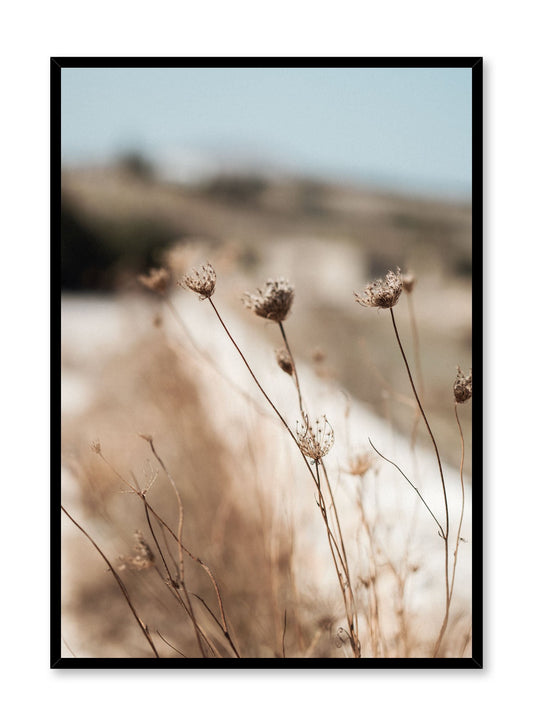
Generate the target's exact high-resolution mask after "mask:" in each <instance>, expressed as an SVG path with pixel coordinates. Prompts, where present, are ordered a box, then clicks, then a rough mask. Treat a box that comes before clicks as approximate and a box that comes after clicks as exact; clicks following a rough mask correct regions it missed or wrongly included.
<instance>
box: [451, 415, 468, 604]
mask: <svg viewBox="0 0 533 726" xmlns="http://www.w3.org/2000/svg"><path fill="white" fill-rule="evenodd" d="M455 420H456V421H457V426H458V428H459V435H460V437H461V466H460V469H459V475H460V477H461V516H460V517H459V527H458V528H457V540H456V542H455V552H454V553H453V568H452V582H451V585H450V600H451V597H452V593H453V586H454V583H455V571H456V568H457V552H458V550H459V542H460V541H461V528H462V526H463V516H464V512H465V483H464V478H463V470H464V463H465V439H464V436H463V429H462V427H461V422H460V421H459V413H458V411H457V401H456V402H455Z"/></svg>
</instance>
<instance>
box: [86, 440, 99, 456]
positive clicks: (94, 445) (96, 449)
mask: <svg viewBox="0 0 533 726" xmlns="http://www.w3.org/2000/svg"><path fill="white" fill-rule="evenodd" d="M89 446H90V447H91V451H94V453H95V454H101V453H102V446H101V444H100V442H99V441H98V439H96V440H95V441H91V443H90V444H89Z"/></svg>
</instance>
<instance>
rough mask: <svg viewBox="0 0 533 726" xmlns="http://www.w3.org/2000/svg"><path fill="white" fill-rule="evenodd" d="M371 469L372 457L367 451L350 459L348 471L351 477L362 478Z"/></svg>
mask: <svg viewBox="0 0 533 726" xmlns="http://www.w3.org/2000/svg"><path fill="white" fill-rule="evenodd" d="M371 467H372V456H371V455H370V452H368V451H367V452H365V453H363V454H357V456H355V457H353V458H351V459H350V462H349V469H348V471H349V473H350V474H351V475H352V476H364V475H365V474H366V472H367V471H368V470H369V469H370V468H371Z"/></svg>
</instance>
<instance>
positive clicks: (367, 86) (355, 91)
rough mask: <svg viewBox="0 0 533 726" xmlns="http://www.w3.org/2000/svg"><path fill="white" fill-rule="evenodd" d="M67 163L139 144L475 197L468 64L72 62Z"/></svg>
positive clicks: (67, 87) (65, 95)
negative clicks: (106, 65)
mask: <svg viewBox="0 0 533 726" xmlns="http://www.w3.org/2000/svg"><path fill="white" fill-rule="evenodd" d="M61 78H62V157H63V161H64V163H67V164H69V163H79V162H85V161H91V160H95V159H96V160H101V159H102V158H106V157H109V156H113V155H115V154H117V153H120V152H123V151H126V150H132V149H138V150H140V151H143V152H144V153H147V154H156V155H158V156H161V155H162V154H163V155H164V154H167V153H168V154H172V152H173V150H175V149H179V150H181V151H183V150H191V151H195V152H196V151H197V152H203V153H211V152H214V153H217V154H223V155H225V156H226V157H227V156H231V155H232V154H236V155H241V156H250V157H253V158H257V159H264V160H266V161H268V162H270V163H272V164H273V165H274V166H278V167H280V168H282V169H287V170H288V171H290V172H297V173H303V174H312V175H315V176H321V177H325V178H327V179H331V180H336V179H338V180H340V181H354V182H362V183H365V182H366V183H370V184H372V185H373V186H378V187H379V186H382V187H384V188H389V189H394V190H397V191H404V192H422V193H426V194H429V195H431V196H441V195H444V196H453V197H457V198H465V197H466V198H468V197H469V194H470V185H471V123H472V117H471V70H470V69H468V68H448V69H438V68H388V69H381V68H317V69H312V68H271V69H269V68H243V69H239V68H169V69H165V68H160V69H157V68H153V69H151V68H136V69H135V68H134V69H126V68H102V69H100V68H64V69H63V70H62V72H61Z"/></svg>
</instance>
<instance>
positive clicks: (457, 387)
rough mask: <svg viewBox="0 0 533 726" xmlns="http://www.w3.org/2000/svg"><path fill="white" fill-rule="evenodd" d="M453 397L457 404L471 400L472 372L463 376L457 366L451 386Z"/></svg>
mask: <svg viewBox="0 0 533 726" xmlns="http://www.w3.org/2000/svg"><path fill="white" fill-rule="evenodd" d="M453 395H454V396H455V400H456V402H457V403H465V401H468V399H469V398H472V371H470V374H469V375H468V376H465V374H464V373H463V371H462V370H461V369H460V368H459V366H457V376H456V378H455V381H454V384H453Z"/></svg>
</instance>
